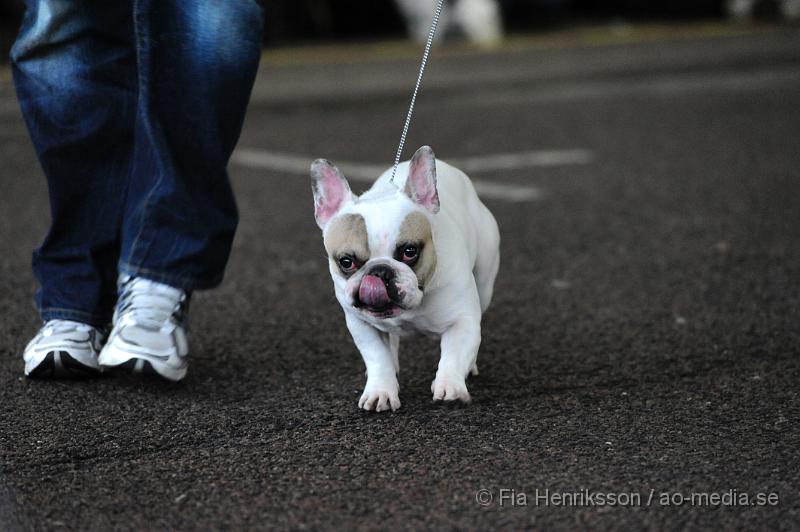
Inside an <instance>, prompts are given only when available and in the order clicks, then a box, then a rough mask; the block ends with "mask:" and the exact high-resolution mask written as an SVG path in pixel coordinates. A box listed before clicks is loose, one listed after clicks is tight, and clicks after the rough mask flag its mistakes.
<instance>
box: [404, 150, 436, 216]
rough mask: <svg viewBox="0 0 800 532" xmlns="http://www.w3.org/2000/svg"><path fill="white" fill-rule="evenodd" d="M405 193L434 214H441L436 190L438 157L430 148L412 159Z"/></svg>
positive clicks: (417, 153)
mask: <svg viewBox="0 0 800 532" xmlns="http://www.w3.org/2000/svg"><path fill="white" fill-rule="evenodd" d="M405 193H406V194H407V195H408V197H409V198H411V199H412V200H414V202H415V203H418V204H420V205H422V206H423V207H425V208H426V209H428V210H429V211H430V212H432V213H437V212H439V192H438V191H437V190H436V157H435V156H434V155H433V150H432V149H431V148H430V146H423V147H421V148H420V149H418V150H417V152H416V153H415V154H414V157H412V158H411V165H410V166H409V169H408V178H407V179H406V187H405Z"/></svg>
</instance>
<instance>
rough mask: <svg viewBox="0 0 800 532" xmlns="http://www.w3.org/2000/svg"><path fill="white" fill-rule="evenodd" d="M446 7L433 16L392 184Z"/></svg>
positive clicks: (395, 159)
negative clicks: (440, 18)
mask: <svg viewBox="0 0 800 532" xmlns="http://www.w3.org/2000/svg"><path fill="white" fill-rule="evenodd" d="M443 7H444V0H439V1H438V2H437V4H436V11H435V12H434V14H433V21H432V22H431V29H430V31H429V32H428V41H427V42H426V43H425V52H424V53H423V54H422V63H421V64H420V65H419V75H418V76H417V84H416V85H415V86H414V93H413V94H412V95H411V104H410V105H409V106H408V114H407V115H406V122H405V124H403V132H402V133H401V134H400V145H399V146H397V153H396V154H395V156H394V168H392V178H391V179H390V182H391V183H394V176H395V174H396V173H397V165H399V164H400V157H401V156H402V154H403V147H404V146H405V145H406V136H408V128H409V127H410V126H411V115H412V114H414V104H416V103H417V94H418V93H419V88H420V86H421V85H422V76H423V74H424V73H425V67H426V66H427V65H428V56H430V53H431V45H432V44H433V37H434V35H436V27H437V26H438V25H439V17H440V16H441V15H442V8H443Z"/></svg>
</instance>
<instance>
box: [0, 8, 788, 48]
mask: <svg viewBox="0 0 800 532" xmlns="http://www.w3.org/2000/svg"><path fill="white" fill-rule="evenodd" d="M500 4H501V7H502V11H503V19H504V24H505V27H506V29H507V30H508V31H510V32H527V31H531V30H535V29H542V28H553V27H559V26H564V25H574V24H584V23H596V22H597V21H604V20H620V19H627V20H632V21H649V20H665V19H670V20H676V19H677V20H680V19H696V18H707V19H718V18H721V17H724V12H725V10H724V3H723V0H678V1H663V0H661V1H646V0H501V1H500ZM23 5H24V4H23V2H22V0H0V45H2V47H3V56H4V58H5V56H6V53H5V51H6V50H7V49H8V46H9V43H10V42H12V41H13V36H14V33H15V28H16V27H17V25H18V24H19V20H20V18H21V16H22V12H23ZM265 10H266V32H265V41H266V42H267V43H268V44H272V45H282V44H298V43H309V42H320V41H330V40H339V41H342V40H345V41H346V40H358V39H365V38H367V39H377V38H385V37H387V36H393V37H402V36H403V35H404V34H405V29H404V25H403V21H402V18H401V17H400V16H399V14H398V12H397V9H396V7H395V4H394V2H391V1H389V0H374V1H369V2H365V1H363V0H302V1H292V0H283V1H272V0H270V1H267V2H265ZM776 10H777V8H776V2H775V1H771V0H766V1H763V2H761V3H760V5H759V7H758V9H757V12H756V14H757V15H758V16H759V17H771V16H774V15H775V13H776Z"/></svg>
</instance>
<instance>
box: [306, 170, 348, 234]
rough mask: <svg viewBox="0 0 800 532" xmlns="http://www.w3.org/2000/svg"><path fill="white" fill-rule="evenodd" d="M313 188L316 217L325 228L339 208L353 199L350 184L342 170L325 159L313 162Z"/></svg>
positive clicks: (318, 223)
mask: <svg viewBox="0 0 800 532" xmlns="http://www.w3.org/2000/svg"><path fill="white" fill-rule="evenodd" d="M311 189H312V191H313V192H314V218H316V219H317V225H319V226H320V228H324V227H325V225H326V224H327V223H328V222H329V221H330V219H331V218H333V217H334V216H335V215H336V213H337V212H339V210H340V209H341V208H342V207H344V206H345V205H346V204H347V203H349V202H351V201H353V193H352V192H350V185H349V184H348V183H347V179H345V178H344V176H343V175H342V172H340V171H339V169H338V168H336V166H335V165H334V164H333V163H331V162H330V161H327V160H325V159H317V160H316V161H314V162H313V163H312V164H311Z"/></svg>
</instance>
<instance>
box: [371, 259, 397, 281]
mask: <svg viewBox="0 0 800 532" xmlns="http://www.w3.org/2000/svg"><path fill="white" fill-rule="evenodd" d="M367 275H374V276H375V277H378V278H380V279H382V280H383V282H384V283H388V282H389V281H391V280H392V279H394V270H393V269H391V268H390V267H389V266H386V265H385V264H379V265H378V266H375V267H374V268H372V269H371V270H370V271H368V272H367Z"/></svg>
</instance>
